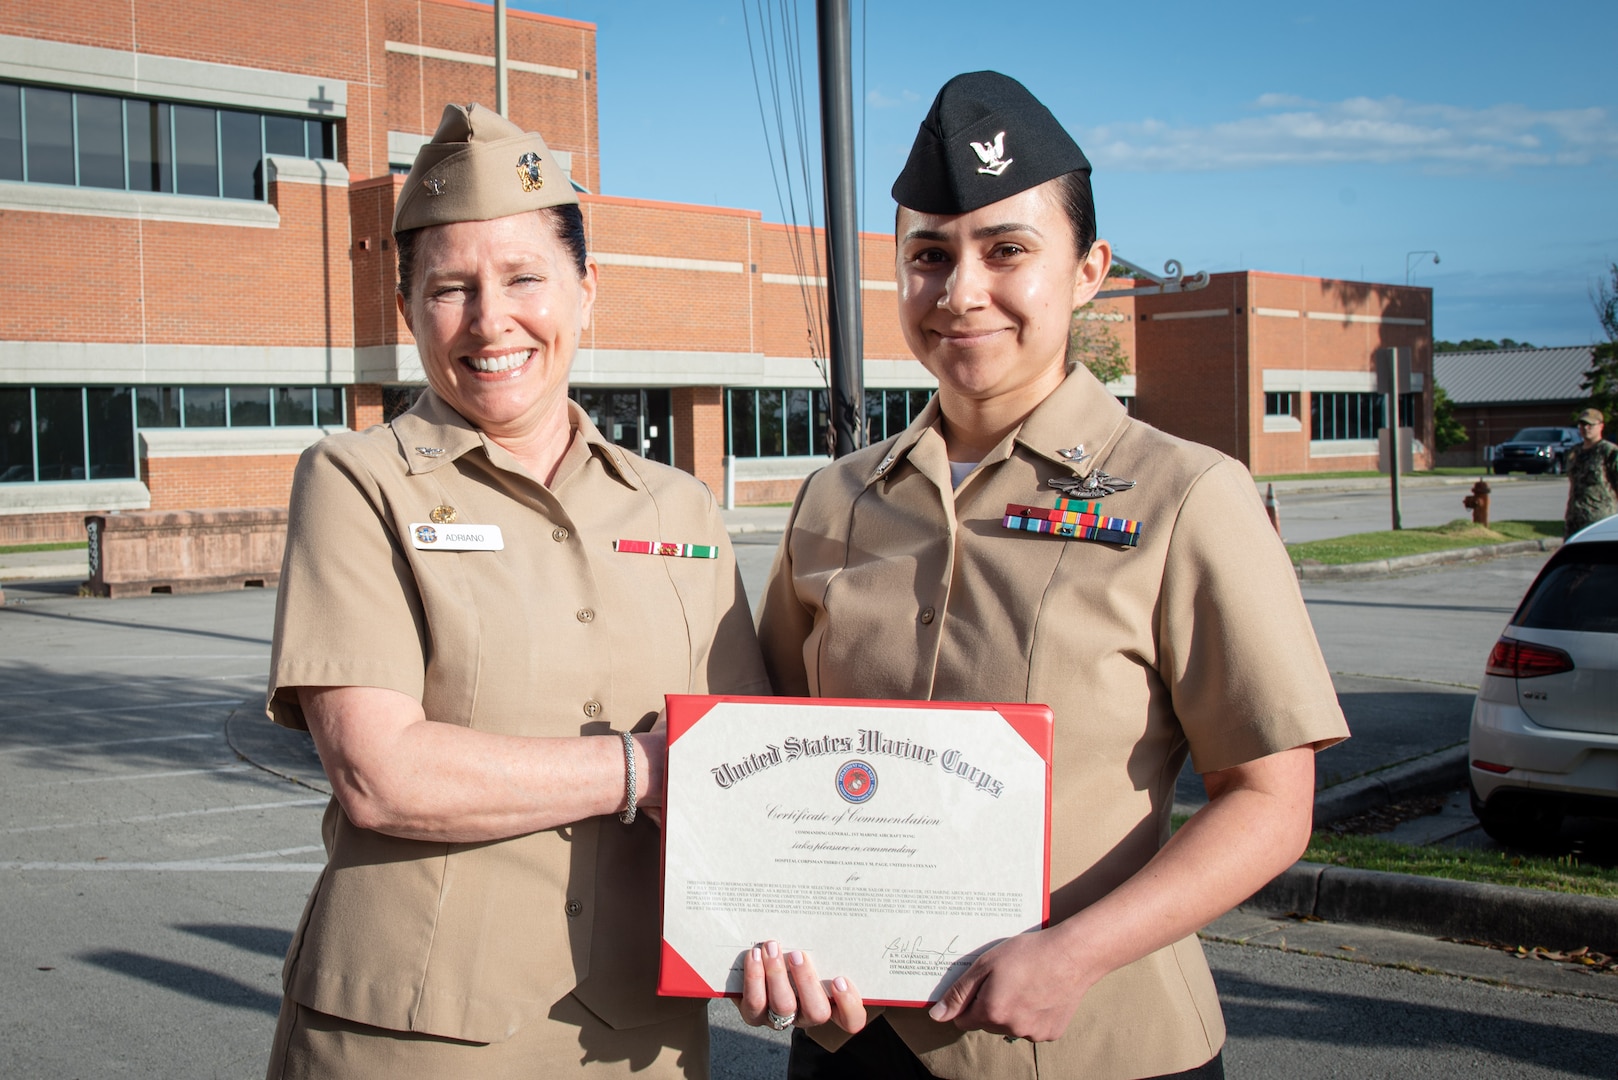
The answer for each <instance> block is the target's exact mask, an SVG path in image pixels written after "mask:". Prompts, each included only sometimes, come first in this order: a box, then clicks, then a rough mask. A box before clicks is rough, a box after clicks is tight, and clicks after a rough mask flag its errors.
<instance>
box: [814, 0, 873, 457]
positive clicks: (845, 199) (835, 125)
mask: <svg viewBox="0 0 1618 1080" xmlns="http://www.w3.org/2000/svg"><path fill="white" fill-rule="evenodd" d="M815 22H816V31H817V33H816V38H817V40H818V42H819V54H820V141H821V163H822V180H823V181H824V185H825V190H826V268H827V270H826V299H827V316H828V323H829V325H828V326H827V327H826V330H827V334H826V337H827V341H828V344H829V346H830V347H829V350H828V351H829V353H830V357H829V360H830V364H831V427H832V434H833V438H834V444H833V453H832V456H833V457H842V456H843V455H844V454H850V453H853V452H854V451H855V450H858V449H859V448H860V447H861V446H863V445H864V444H865V424H864V415H865V342H864V338H863V335H862V332H861V320H860V246H859V244H860V235H859V218H858V216H857V215H858V209H857V206H856V203H857V200H856V192H855V187H854V64H853V60H852V54H853V48H852V46H851V44H850V30H849V16H848V0H816V3H815Z"/></svg>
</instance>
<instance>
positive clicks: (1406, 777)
mask: <svg viewBox="0 0 1618 1080" xmlns="http://www.w3.org/2000/svg"><path fill="white" fill-rule="evenodd" d="M1467 782H1468V774H1467V768H1466V746H1465V745H1464V744H1463V745H1460V746H1451V747H1449V748H1448V749H1446V750H1439V751H1436V752H1434V753H1431V754H1426V755H1424V756H1422V757H1419V758H1415V759H1413V760H1410V761H1406V762H1403V763H1401V764H1398V765H1393V766H1390V767H1389V768H1386V769H1378V770H1377V771H1376V772H1374V773H1368V774H1367V775H1365V776H1357V777H1355V778H1354V779H1352V780H1345V781H1344V782H1343V783H1341V784H1334V785H1332V786H1331V787H1329V788H1324V789H1322V790H1321V791H1318V792H1316V793H1315V828H1317V829H1318V828H1320V827H1321V826H1322V825H1330V824H1331V823H1332V822H1334V821H1341V820H1343V819H1344V818H1346V817H1353V816H1354V815H1355V814H1363V813H1364V812H1365V811H1367V810H1374V809H1376V808H1377V807H1379V806H1387V805H1388V804H1389V803H1395V802H1398V801H1399V800H1400V799H1408V798H1410V797H1411V796H1412V795H1437V794H1443V793H1447V792H1451V791H1454V790H1456V789H1457V788H1463V787H1465V786H1466V785H1467Z"/></svg>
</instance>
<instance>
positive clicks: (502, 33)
mask: <svg viewBox="0 0 1618 1080" xmlns="http://www.w3.org/2000/svg"><path fill="white" fill-rule="evenodd" d="M510 108H511V102H510V100H509V95H508V93H507V91H506V0H494V111H495V112H497V113H499V114H500V115H501V116H504V117H506V118H507V119H510V112H509V110H510Z"/></svg>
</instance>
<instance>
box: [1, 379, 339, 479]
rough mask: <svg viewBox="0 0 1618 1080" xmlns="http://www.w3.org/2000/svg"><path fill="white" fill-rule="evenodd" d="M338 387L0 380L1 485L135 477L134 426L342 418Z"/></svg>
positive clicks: (290, 423)
mask: <svg viewBox="0 0 1618 1080" xmlns="http://www.w3.org/2000/svg"><path fill="white" fill-rule="evenodd" d="M344 419H345V417H344V400H343V388H342V387H340V386H278V387H266V386H203V387H179V386H140V387H129V386H32V387H30V386H6V387H0V484H27V483H36V482H46V481H59V480H133V479H134V478H135V435H136V431H137V430H138V429H140V428H180V427H185V428H217V427H237V428H241V427H260V428H261V427H308V426H312V425H314V424H317V423H318V424H321V425H326V426H337V425H341V424H343V423H344Z"/></svg>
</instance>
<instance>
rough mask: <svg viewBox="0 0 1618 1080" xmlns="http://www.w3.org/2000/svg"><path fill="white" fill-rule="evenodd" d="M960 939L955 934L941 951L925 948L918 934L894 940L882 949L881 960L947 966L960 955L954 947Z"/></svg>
mask: <svg viewBox="0 0 1618 1080" xmlns="http://www.w3.org/2000/svg"><path fill="white" fill-rule="evenodd" d="M960 939H961V937H960V935H959V934H957V935H955V936H954V937H952V938H950V939H949V944H948V945H945V946H944V947H943V948H941V949H932V948H928V947H927V944H926V942H925V940H924V939H923V938H922V936H921V935H920V934H917V935H916V936H915V937H911V938H894V939H893V940H892V941H890V942H888V943H887V944H886V945H884V946H883V947H882V958H883V959H884V960H909V961H912V962H917V961H920V962H923V963H935V964H948V963H949V962H950V961H951V960H954V959H955V958H956V957H957V956H959V955H961V950H959V949H957V948H956V947H955V943H956V942H957V941H959V940H960Z"/></svg>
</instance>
